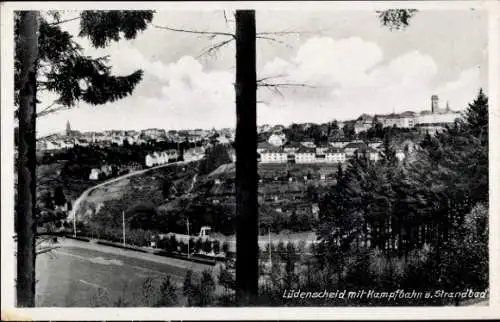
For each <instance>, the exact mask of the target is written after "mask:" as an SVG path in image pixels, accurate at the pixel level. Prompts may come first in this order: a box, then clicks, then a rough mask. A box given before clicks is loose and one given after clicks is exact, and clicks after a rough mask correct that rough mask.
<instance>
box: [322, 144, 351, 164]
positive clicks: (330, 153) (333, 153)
mask: <svg viewBox="0 0 500 322" xmlns="http://www.w3.org/2000/svg"><path fill="white" fill-rule="evenodd" d="M345 161H346V154H345V151H344V150H343V149H334V148H333V149H328V150H326V152H325V162H327V163H344V162H345Z"/></svg>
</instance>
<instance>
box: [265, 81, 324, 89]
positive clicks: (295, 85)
mask: <svg viewBox="0 0 500 322" xmlns="http://www.w3.org/2000/svg"><path fill="white" fill-rule="evenodd" d="M257 86H259V87H306V88H317V87H316V86H312V85H307V84H300V83H277V84H270V83H264V82H259V81H257Z"/></svg>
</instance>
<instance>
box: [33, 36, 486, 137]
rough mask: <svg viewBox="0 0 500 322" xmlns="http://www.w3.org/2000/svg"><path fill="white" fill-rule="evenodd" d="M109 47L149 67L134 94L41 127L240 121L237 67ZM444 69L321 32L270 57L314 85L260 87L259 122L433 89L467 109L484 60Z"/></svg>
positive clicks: (273, 71) (395, 102)
mask: <svg viewBox="0 0 500 322" xmlns="http://www.w3.org/2000/svg"><path fill="white" fill-rule="evenodd" d="M107 52H108V53H109V54H110V55H111V61H112V62H113V66H114V68H116V69H114V72H116V73H119V74H126V73H129V72H132V71H133V70H136V69H138V68H141V69H143V70H144V71H145V80H144V81H143V82H142V83H141V84H140V85H139V86H138V88H137V89H136V91H135V92H134V95H132V96H131V97H128V98H126V99H123V100H120V101H118V102H116V103H113V104H107V105H106V106H105V107H97V108H95V107H94V108H91V107H88V106H85V104H81V106H82V108H80V109H78V111H71V112H64V113H60V114H58V115H55V116H51V117H48V118H47V119H44V120H43V122H42V123H41V124H42V125H41V126H40V128H45V127H47V131H48V132H50V131H54V130H55V129H54V127H55V126H57V127H60V128H58V129H57V130H59V131H60V130H62V129H63V126H64V124H65V122H66V120H70V121H71V123H72V124H73V125H74V128H78V129H81V130H100V129H103V128H117V129H118V128H135V129H141V128H148V127H160V128H166V129H181V128H197V127H200V128H211V127H234V125H235V121H236V117H235V105H234V101H235V97H234V87H233V83H234V70H227V69H208V68H207V67H206V65H204V64H203V63H202V62H201V61H200V60H198V59H195V58H194V57H192V56H189V55H185V56H181V57H180V58H178V59H176V60H175V61H174V62H172V63H163V62H162V61H161V60H160V59H157V58H156V57H155V56H147V55H145V54H143V53H142V52H141V51H139V50H137V49H136V48H134V47H133V46H132V45H131V44H128V43H126V42H124V43H118V44H115V45H113V46H112V47H110V48H109V50H108V51H107ZM436 75H438V66H437V64H436V62H435V61H434V59H433V58H432V57H431V56H430V55H428V54H426V53H423V52H420V51H418V50H410V51H408V52H406V53H403V54H401V55H399V56H396V57H395V58H392V59H387V58H386V57H384V52H383V50H382V49H381V48H380V47H379V45H377V44H376V43H374V42H370V41H365V40H363V39H362V38H359V37H351V38H345V39H333V38H330V37H313V38H311V39H308V40H306V41H305V42H304V43H303V44H302V45H301V46H299V47H298V48H297V49H296V50H295V51H294V52H293V53H292V54H291V55H290V56H289V57H279V56H278V57H274V58H273V59H271V60H269V61H268V62H266V63H264V64H263V66H262V67H261V68H260V70H259V74H258V76H259V78H262V77H269V76H279V77H278V78H277V79H270V80H268V82H273V81H275V82H278V83H283V82H284V83H296V84H306V85H310V86H313V87H314V88H308V87H306V88H302V87H296V88H295V87H292V88H289V89H287V88H283V89H280V91H281V92H282V95H279V94H277V93H276V92H273V91H269V90H266V89H264V88H261V89H259V92H258V99H259V101H261V103H259V104H258V111H257V112H258V113H257V117H258V123H259V124H262V123H271V124H273V123H282V124H289V123H292V122H326V121H329V120H332V119H349V118H354V117H357V116H359V115H360V114H362V113H390V112H393V111H395V112H399V111H405V110H414V111H420V110H423V109H429V108H430V106H429V104H430V96H431V95H432V94H438V95H439V96H440V98H441V101H442V102H444V101H445V100H449V101H450V104H451V107H452V108H453V109H463V108H464V107H465V106H466V103H467V102H470V101H471V100H472V99H473V97H474V96H475V95H476V94H477V90H478V87H479V86H480V81H479V71H478V69H477V68H471V69H464V70H462V71H461V72H460V74H459V75H457V77H455V78H454V79H450V80H448V81H447V82H445V83H442V84H435V82H436ZM267 89H269V88H267ZM89 120H90V121H89ZM49 129H50V130H49Z"/></svg>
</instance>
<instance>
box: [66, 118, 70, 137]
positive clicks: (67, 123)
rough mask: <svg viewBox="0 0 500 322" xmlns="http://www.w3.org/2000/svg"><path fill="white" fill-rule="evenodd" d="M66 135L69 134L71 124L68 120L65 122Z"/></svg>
mask: <svg viewBox="0 0 500 322" xmlns="http://www.w3.org/2000/svg"><path fill="white" fill-rule="evenodd" d="M66 135H67V136H70V135H71V125H70V124H69V121H67V122H66Z"/></svg>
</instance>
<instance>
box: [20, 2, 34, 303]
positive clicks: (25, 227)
mask: <svg viewBox="0 0 500 322" xmlns="http://www.w3.org/2000/svg"><path fill="white" fill-rule="evenodd" d="M38 19H39V12H38V11H22V12H21V20H20V34H19V37H20V39H21V46H22V48H21V57H20V61H21V80H22V85H21V92H20V103H19V147H18V148H19V156H18V169H17V171H18V183H17V198H18V200H17V209H16V227H15V228H16V234H17V283H16V292H17V306H19V307H34V306H35V233H36V222H35V207H36V185H35V181H36V173H35V170H36V60H37V57H38V24H39V22H38Z"/></svg>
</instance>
